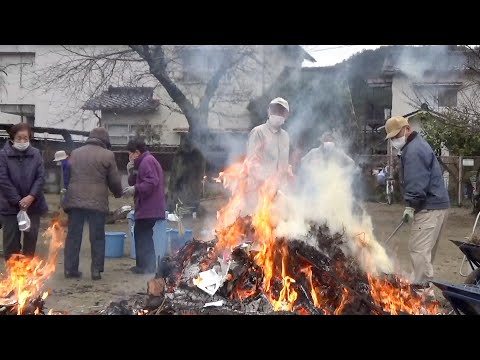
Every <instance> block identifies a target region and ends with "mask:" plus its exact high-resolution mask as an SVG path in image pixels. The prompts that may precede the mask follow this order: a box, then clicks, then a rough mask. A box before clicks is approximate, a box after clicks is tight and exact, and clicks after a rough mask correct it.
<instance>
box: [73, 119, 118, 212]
mask: <svg viewBox="0 0 480 360" xmlns="http://www.w3.org/2000/svg"><path fill="white" fill-rule="evenodd" d="M107 147H110V139H109V136H108V132H107V130H105V129H104V128H96V129H93V130H92V131H91V132H90V136H89V138H88V140H87V142H86V144H85V145H84V146H82V147H80V148H78V149H75V150H73V151H72V153H71V155H70V157H69V159H68V160H69V162H70V182H69V184H68V189H67V193H66V194H65V202H64V208H65V210H67V211H68V210H69V209H74V208H75V209H87V210H96V211H101V212H105V213H107V212H108V211H109V208H108V195H109V192H108V190H109V189H110V191H111V192H112V193H113V195H114V196H115V197H116V198H119V197H121V196H122V183H121V179H120V175H119V173H118V169H117V163H116V162H115V154H114V153H113V152H112V151H110V150H107Z"/></svg>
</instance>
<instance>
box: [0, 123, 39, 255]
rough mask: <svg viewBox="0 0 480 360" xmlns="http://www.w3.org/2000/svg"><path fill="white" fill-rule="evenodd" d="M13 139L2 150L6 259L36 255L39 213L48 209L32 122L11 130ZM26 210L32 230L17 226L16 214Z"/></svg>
mask: <svg viewBox="0 0 480 360" xmlns="http://www.w3.org/2000/svg"><path fill="white" fill-rule="evenodd" d="M9 134H10V140H9V141H7V142H6V143H5V146H4V147H3V149H2V150H1V151H0V218H1V222H2V224H3V253H4V256H5V260H8V259H9V258H10V257H11V256H12V255H13V254H20V253H22V254H23V255H25V256H30V257H32V256H34V255H35V249H36V245H37V238H38V232H39V229H40V216H41V215H43V214H45V213H46V212H47V211H48V206H47V202H46V200H45V196H44V194H43V184H44V182H45V176H44V174H45V169H44V165H43V160H42V155H41V154H40V151H39V150H38V149H36V148H34V147H33V146H32V145H30V140H31V139H32V138H33V132H32V128H31V127H30V125H28V124H26V123H19V124H16V125H14V126H12V128H11V129H10V131H9ZM20 210H25V211H26V212H27V214H28V216H29V218H30V224H31V225H30V230H29V231H26V232H23V246H22V244H21V241H20V240H21V237H22V232H20V230H19V228H18V222H17V214H18V212H19V211H20Z"/></svg>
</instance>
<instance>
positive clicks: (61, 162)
mask: <svg viewBox="0 0 480 360" xmlns="http://www.w3.org/2000/svg"><path fill="white" fill-rule="evenodd" d="M53 161H54V162H56V163H57V165H58V166H61V167H62V190H61V191H60V193H61V194H62V195H64V194H65V192H66V191H67V187H68V183H69V181H70V163H69V162H68V155H67V153H66V152H65V151H63V150H60V151H57V152H56V153H55V158H54V159H53Z"/></svg>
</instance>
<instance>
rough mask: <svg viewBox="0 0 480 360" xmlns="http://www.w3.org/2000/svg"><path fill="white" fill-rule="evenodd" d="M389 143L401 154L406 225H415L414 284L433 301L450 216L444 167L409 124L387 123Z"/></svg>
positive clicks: (404, 121)
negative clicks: (435, 263) (436, 268)
mask: <svg viewBox="0 0 480 360" xmlns="http://www.w3.org/2000/svg"><path fill="white" fill-rule="evenodd" d="M385 131H386V133H387V136H386V139H390V140H391V142H392V145H393V147H395V148H396V149H397V150H398V151H400V160H401V170H402V171H401V174H402V179H401V183H403V188H404V199H405V203H406V208H405V211H404V212H403V221H405V222H406V223H412V229H411V234H410V240H409V244H408V248H409V251H410V258H411V261H412V265H413V270H414V272H413V277H414V279H413V282H414V283H415V284H418V285H422V286H423V287H424V290H420V291H419V293H423V294H424V295H426V296H429V297H433V296H434V294H433V288H432V286H431V285H430V283H429V282H430V281H431V280H432V279H433V265H432V263H433V260H434V258H435V253H436V251H437V247H438V243H439V241H440V239H441V237H442V233H443V230H444V227H445V223H446V220H447V216H448V208H449V207H450V200H449V197H448V192H447V189H446V188H445V183H444V181H443V174H442V170H441V168H440V164H439V163H438V160H437V158H436V156H435V153H434V152H433V150H432V148H431V147H430V145H429V144H428V143H427V142H426V141H425V140H424V139H423V138H422V137H421V136H420V135H419V134H418V133H417V132H416V131H413V130H412V128H411V127H410V124H409V123H408V120H407V119H405V118H404V117H401V116H394V117H392V118H390V119H388V120H387V122H386V123H385Z"/></svg>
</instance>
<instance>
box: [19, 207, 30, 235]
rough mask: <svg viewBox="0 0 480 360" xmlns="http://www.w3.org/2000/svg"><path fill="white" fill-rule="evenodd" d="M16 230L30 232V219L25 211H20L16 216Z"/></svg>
mask: <svg viewBox="0 0 480 360" xmlns="http://www.w3.org/2000/svg"><path fill="white" fill-rule="evenodd" d="M17 221H18V228H19V229H20V231H29V230H30V218H29V217H28V215H27V212H26V211H25V210H20V211H19V212H18V214H17Z"/></svg>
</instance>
